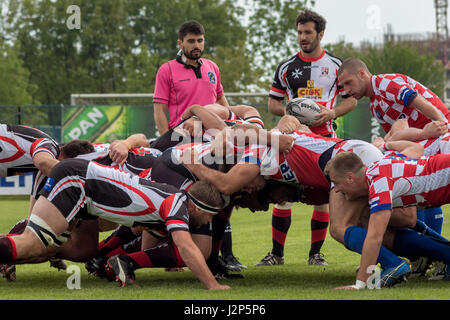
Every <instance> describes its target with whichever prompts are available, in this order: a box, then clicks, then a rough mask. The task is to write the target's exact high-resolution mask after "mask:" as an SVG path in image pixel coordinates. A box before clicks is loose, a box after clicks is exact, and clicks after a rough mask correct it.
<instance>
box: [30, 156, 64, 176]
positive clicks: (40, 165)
mask: <svg viewBox="0 0 450 320" xmlns="http://www.w3.org/2000/svg"><path fill="white" fill-rule="evenodd" d="M58 162H59V161H58V160H57V159H56V158H55V156H54V155H53V154H51V153H50V152H45V151H41V152H38V153H36V154H35V155H34V156H33V163H34V165H35V167H36V168H37V169H38V170H39V171H41V172H42V173H43V174H44V175H46V176H49V175H50V172H51V171H52V169H53V167H54V166H55V165H56V164H57V163H58Z"/></svg>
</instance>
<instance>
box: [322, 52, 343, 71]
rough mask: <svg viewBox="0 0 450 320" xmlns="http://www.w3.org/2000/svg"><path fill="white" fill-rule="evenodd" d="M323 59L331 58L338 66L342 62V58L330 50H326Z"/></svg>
mask: <svg viewBox="0 0 450 320" xmlns="http://www.w3.org/2000/svg"><path fill="white" fill-rule="evenodd" d="M322 59H325V60H329V61H330V62H332V63H334V64H335V65H337V66H338V67H340V66H341V64H342V59H341V58H339V57H338V56H335V55H334V54H332V53H330V52H329V51H327V50H325V54H324V56H323V58H322Z"/></svg>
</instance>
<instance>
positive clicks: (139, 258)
mask: <svg viewBox="0 0 450 320" xmlns="http://www.w3.org/2000/svg"><path fill="white" fill-rule="evenodd" d="M127 257H128V258H130V259H131V261H132V264H133V267H134V268H135V269H139V268H175V267H184V266H185V264H184V262H183V260H182V259H181V256H180V254H179V253H178V250H177V249H176V247H175V246H174V245H173V244H172V243H163V244H161V245H158V246H155V247H153V248H150V249H146V250H144V251H138V252H134V253H130V254H128V255H127Z"/></svg>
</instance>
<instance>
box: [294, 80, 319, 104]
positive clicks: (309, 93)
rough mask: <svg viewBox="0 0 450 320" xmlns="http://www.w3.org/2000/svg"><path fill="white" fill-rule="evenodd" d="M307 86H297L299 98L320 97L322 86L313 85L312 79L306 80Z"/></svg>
mask: <svg viewBox="0 0 450 320" xmlns="http://www.w3.org/2000/svg"><path fill="white" fill-rule="evenodd" d="M306 85H307V88H298V90H297V96H298V97H299V98H312V99H322V91H323V89H322V88H316V87H314V80H308V81H307V83H306Z"/></svg>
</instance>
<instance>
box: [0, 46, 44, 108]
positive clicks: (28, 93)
mask: <svg viewBox="0 0 450 320" xmlns="http://www.w3.org/2000/svg"><path fill="white" fill-rule="evenodd" d="M0 52H1V54H0V105H5V104H10V105H22V104H25V103H31V102H32V94H33V93H34V92H36V86H34V85H32V84H30V83H29V81H28V78H29V75H30V73H29V71H28V70H27V69H26V68H25V67H24V65H23V61H22V59H20V57H19V55H18V52H19V49H18V48H17V47H15V46H10V45H8V44H7V43H5V42H3V41H1V42H0Z"/></svg>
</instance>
